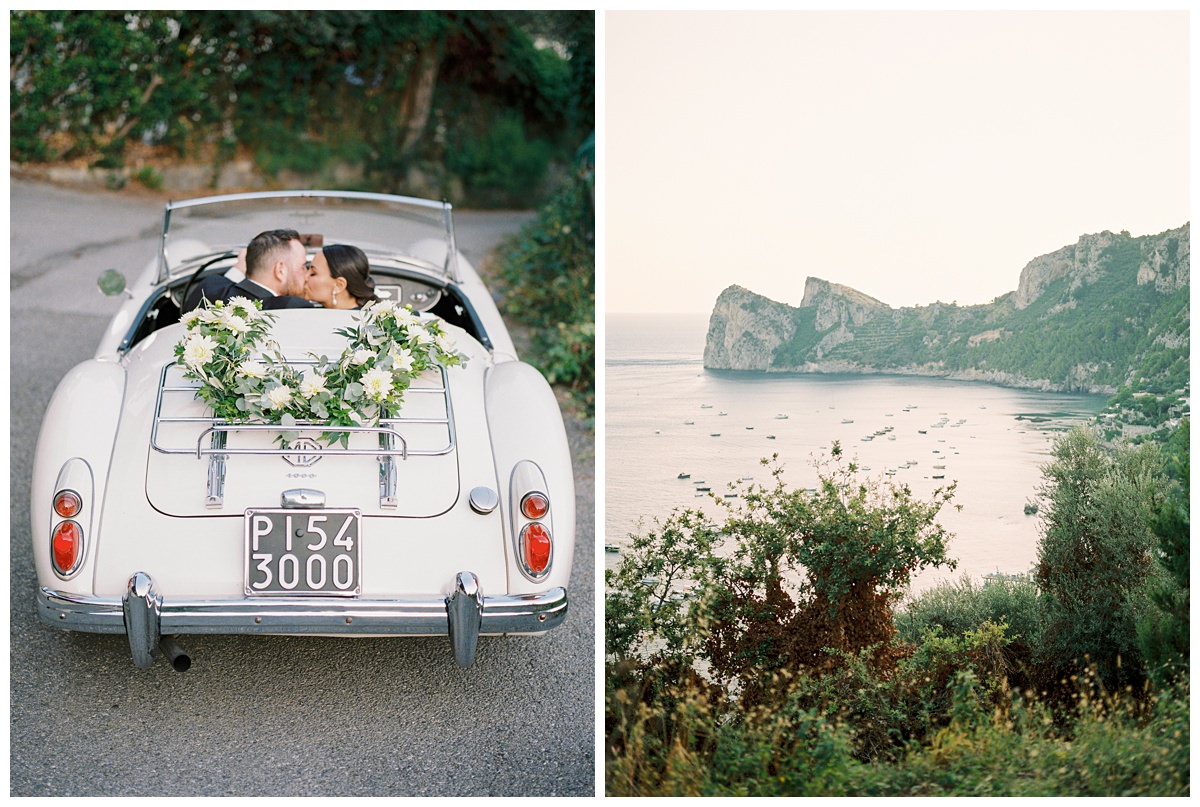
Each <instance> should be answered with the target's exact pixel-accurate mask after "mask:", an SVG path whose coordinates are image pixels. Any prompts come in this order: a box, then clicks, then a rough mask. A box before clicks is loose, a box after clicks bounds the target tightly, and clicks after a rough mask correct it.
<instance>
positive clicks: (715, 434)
mask: <svg viewBox="0 0 1200 807" xmlns="http://www.w3.org/2000/svg"><path fill="white" fill-rule="evenodd" d="M711 436H712V437H720V436H721V433H720V432H713V433H712V435H711Z"/></svg>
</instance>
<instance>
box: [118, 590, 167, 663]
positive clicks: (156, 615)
mask: <svg viewBox="0 0 1200 807" xmlns="http://www.w3.org/2000/svg"><path fill="white" fill-rule="evenodd" d="M121 616H122V619H123V621H124V623H125V634H126V635H127V636H128V637H129V650H130V652H131V653H132V654H133V663H134V665H135V666H137V667H139V668H141V669H143V670H144V669H147V668H148V667H149V666H150V665H151V664H153V663H154V651H155V649H156V648H157V647H158V643H159V641H160V640H161V639H162V595H160V594H159V593H158V591H157V590H156V589H155V587H154V580H153V579H152V578H151V577H150V575H148V574H146V573H145V572H135V573H134V575H133V576H132V577H130V578H129V582H128V583H127V584H126V586H125V596H124V597H122V598H121Z"/></svg>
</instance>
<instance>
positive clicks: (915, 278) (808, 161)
mask: <svg viewBox="0 0 1200 807" xmlns="http://www.w3.org/2000/svg"><path fill="white" fill-rule="evenodd" d="M1189 23H1190V21H1189V16H1188V13H1187V12H1185V11H1158V12H1133V11H1124V12H1108V11H1064V12H985V11H933V12H916V11H911V12H880V11H858V12H822V11H795V12H690V11H664V12H635V11H629V12H623V11H622V12H615V11H610V12H608V13H606V14H605V21H604V37H605V42H604V86H603V92H604V115H603V119H604V135H603V138H604V139H603V144H602V148H603V152H602V154H603V166H604V173H603V182H604V194H605V201H604V209H605V214H604V215H605V219H604V221H605V224H604V232H605V238H604V251H603V255H604V259H603V276H602V279H603V283H604V299H605V308H606V310H607V311H608V312H610V313H623V312H646V313H650V312H708V311H711V310H712V305H713V302H714V301H715V300H716V298H717V295H718V294H720V292H721V290H722V289H724V288H725V287H726V286H728V285H730V284H732V283H737V284H740V285H742V286H745V287H747V288H749V289H751V290H752V291H756V292H758V293H760V294H763V295H765V296H767V297H770V298H772V299H774V300H778V301H780V302H785V303H788V304H791V305H799V303H800V300H801V297H802V295H803V291H804V279H805V277H807V276H810V275H812V276H816V277H820V278H824V279H825V280H830V281H833V282H835V283H842V284H845V285H848V286H852V287H854V288H856V289H858V290H859V291H862V292H864V293H866V294H869V295H871V296H873V297H876V298H878V299H880V300H882V301H883V302H885V303H888V304H889V305H893V306H911V305H924V304H928V303H932V302H934V301H937V300H941V301H943V302H951V301H957V302H958V303H960V304H972V303H984V302H988V301H990V300H991V299H993V298H994V297H996V296H998V295H1000V294H1004V293H1005V292H1008V291H1012V290H1014V289H1016V287H1017V281H1018V279H1019V277H1020V272H1021V269H1022V268H1023V267H1024V266H1025V264H1026V263H1028V262H1029V261H1030V260H1031V259H1033V258H1035V257H1037V256H1039V255H1044V254H1046V253H1048V252H1053V251H1055V250H1057V249H1059V248H1060V247H1064V246H1067V245H1073V244H1074V243H1075V242H1076V241H1077V240H1078V239H1079V236H1081V235H1083V234H1085V233H1097V232H1101V231H1103V230H1112V231H1114V232H1119V231H1121V230H1128V231H1129V232H1130V233H1131V234H1133V235H1135V236H1139V235H1147V234H1154V233H1159V232H1162V231H1164V230H1169V229H1173V228H1175V227H1179V226H1182V225H1183V224H1184V223H1186V222H1187V221H1189V220H1190V212H1189V208H1188V192H1189V185H1190V182H1189V180H1190V162H1189V160H1190V155H1189V149H1188V145H1189V139H1188V125H1189V101H1190V96H1189V83H1188V82H1189V63H1188V44H1189Z"/></svg>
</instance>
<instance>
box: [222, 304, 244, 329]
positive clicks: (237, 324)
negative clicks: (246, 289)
mask: <svg viewBox="0 0 1200 807" xmlns="http://www.w3.org/2000/svg"><path fill="white" fill-rule="evenodd" d="M220 323H221V325H223V326H224V327H226V328H228V329H229V330H231V331H233V332H234V333H245V332H246V320H245V318H244V317H239V316H238V315H237V314H235V313H233V310H232V309H229V308H225V309H222V311H221V318H220Z"/></svg>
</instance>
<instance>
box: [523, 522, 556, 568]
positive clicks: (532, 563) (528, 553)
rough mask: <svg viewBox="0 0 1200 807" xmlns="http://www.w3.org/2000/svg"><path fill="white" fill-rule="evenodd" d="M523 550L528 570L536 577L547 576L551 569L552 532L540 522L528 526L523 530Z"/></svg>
mask: <svg viewBox="0 0 1200 807" xmlns="http://www.w3.org/2000/svg"><path fill="white" fill-rule="evenodd" d="M521 548H522V549H523V550H524V555H525V566H526V568H528V569H529V571H531V572H533V574H534V575H535V576H541V575H543V574H545V573H546V569H548V568H549V567H550V531H549V530H548V529H546V527H545V525H543V524H542V523H541V522H540V521H534V522H531V523H529V524H526V525H525V526H524V527H523V528H522V529H521Z"/></svg>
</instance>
